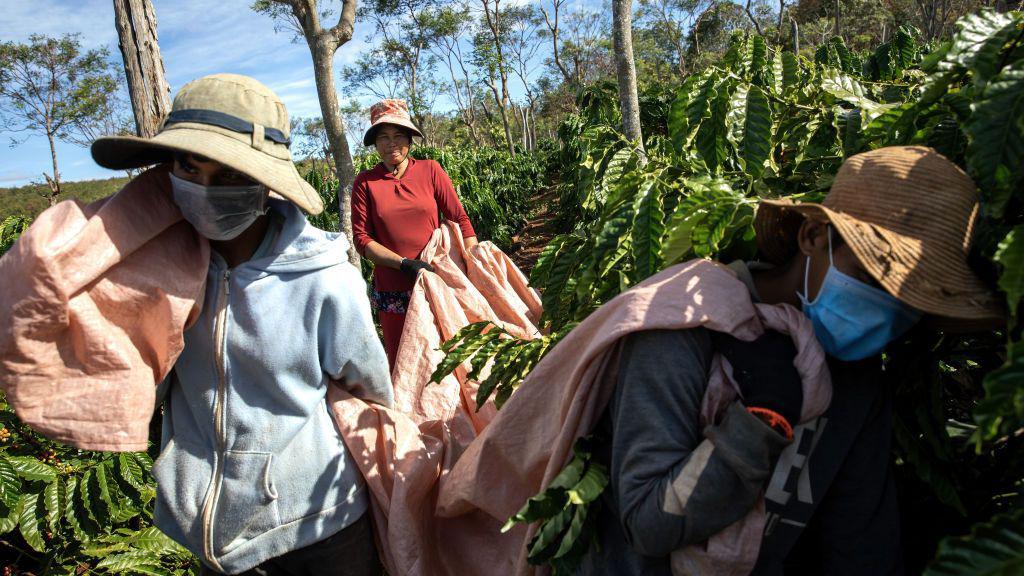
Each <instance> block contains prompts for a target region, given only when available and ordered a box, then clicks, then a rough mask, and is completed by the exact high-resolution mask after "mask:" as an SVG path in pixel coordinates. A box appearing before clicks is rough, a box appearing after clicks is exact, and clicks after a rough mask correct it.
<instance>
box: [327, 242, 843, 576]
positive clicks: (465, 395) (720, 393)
mask: <svg viewBox="0 0 1024 576" xmlns="http://www.w3.org/2000/svg"><path fill="white" fill-rule="evenodd" d="M452 260H453V261H454V259H452ZM435 266H437V265H436V264H435ZM466 266H467V267H468V266H470V264H468V263H467V264H466ZM439 273H440V277H439V275H433V274H429V273H425V274H421V275H420V278H419V279H418V281H417V284H416V289H415V291H414V294H413V302H414V303H416V306H418V307H420V308H421V309H422V310H426V309H432V307H435V306H436V307H441V306H452V305H454V303H455V302H458V301H460V295H459V294H458V292H459V290H465V289H466V288H465V287H464V286H463V287H461V288H460V287H452V286H449V285H446V284H445V282H443V281H442V280H441V277H443V276H444V274H445V273H446V271H445V270H444V267H439ZM460 286H461V285H460ZM461 301H475V295H462V299H461ZM410 313H411V311H410ZM469 316H470V315H468V314H467V319H469V320H472V318H469ZM424 324H425V323H424ZM697 326H705V327H707V328H709V329H712V330H718V331H721V332H727V333H730V334H733V335H735V336H736V337H738V338H741V339H744V340H750V339H753V338H756V337H757V336H759V335H760V334H761V333H762V332H763V330H764V329H765V328H771V329H776V330H780V331H782V332H784V333H787V334H790V335H791V336H793V338H794V341H795V343H796V346H797V350H798V354H797V357H796V359H795V364H796V367H797V369H798V371H799V372H800V374H801V377H802V379H803V383H804V406H803V410H802V415H801V417H802V421H807V420H810V419H813V418H815V417H817V416H818V415H820V414H821V413H822V412H824V410H825V409H826V408H827V406H828V403H829V400H830V399H831V382H830V379H829V375H828V370H827V367H826V365H825V357H824V353H823V352H822V350H821V347H820V345H819V344H818V343H817V341H816V340H815V339H814V335H813V329H812V328H811V325H810V323H809V321H808V320H807V319H806V318H805V317H804V316H803V314H801V313H800V312H799V311H797V310H796V309H794V308H792V307H790V306H785V305H781V306H768V305H761V304H756V305H755V304H753V303H752V302H751V300H750V294H749V292H748V291H747V288H746V286H745V285H744V284H743V283H742V282H741V281H739V280H738V279H737V278H736V277H735V275H734V274H733V273H732V272H731V271H730V270H728V269H727V268H726V267H724V266H721V265H717V264H714V263H712V262H709V261H705V260H696V261H693V262H688V263H686V264H681V265H678V266H674V267H672V268H669V269H666V270H664V271H662V272H661V273H659V274H657V275H655V276H653V277H651V278H649V279H647V280H646V281H644V282H642V283H641V284H640V285H638V286H636V287H634V288H633V289H631V290H629V291H628V292H626V293H624V294H621V295H620V296H618V297H616V298H615V299H613V300H612V301H611V302H609V303H607V304H606V305H604V306H603V307H601V308H600V309H599V310H597V311H596V312H594V313H593V314H591V315H590V316H589V317H588V318H587V319H586V320H584V321H583V322H582V323H581V324H580V325H579V326H577V327H576V328H575V329H574V330H573V331H572V332H571V333H570V334H569V335H568V336H566V338H565V339H564V340H563V341H562V342H561V343H559V344H558V345H557V346H556V347H555V348H554V349H553V350H552V352H551V353H550V354H548V356H547V357H545V358H544V359H543V360H542V361H541V362H540V363H539V364H538V365H537V367H536V368H535V369H534V370H533V372H531V373H530V375H529V376H528V377H527V379H526V380H525V381H524V382H523V383H522V385H521V386H520V387H519V390H518V391H517V392H516V393H515V394H514V395H513V396H512V398H511V399H510V400H509V401H508V402H507V403H506V404H505V406H504V407H503V408H502V410H501V411H500V412H497V413H496V414H494V415H493V417H492V416H488V417H486V419H485V418H481V417H479V416H474V415H473V414H472V413H471V410H470V409H468V408H467V405H468V406H472V405H473V404H472V403H471V402H470V400H471V399H472V395H471V394H470V392H473V388H472V383H466V384H463V385H460V384H459V382H458V379H457V378H456V379H455V381H454V382H448V383H447V384H445V385H443V386H442V387H438V388H437V389H434V390H432V389H431V388H430V387H427V388H426V389H423V388H422V382H421V381H418V382H420V383H421V384H420V387H419V388H418V390H419V391H420V392H419V396H417V395H416V393H412V394H408V395H407V399H406V400H405V401H403V402H405V404H404V408H405V409H408V408H409V407H410V406H412V407H413V413H414V417H413V420H412V421H410V420H409V419H408V418H407V417H404V416H403V415H401V414H398V413H395V412H394V411H391V410H388V409H385V408H382V407H379V406H370V405H368V404H366V403H364V402H362V401H360V400H358V399H356V398H353V397H351V396H350V395H348V394H347V393H345V392H344V391H343V390H341V389H340V388H338V387H334V388H332V390H331V392H330V393H329V395H328V400H329V401H330V402H331V403H332V406H333V408H334V411H335V414H336V416H337V418H336V421H337V423H338V426H339V427H340V428H341V430H342V435H343V437H344V438H345V442H346V444H347V445H348V447H349V449H350V450H351V451H352V452H353V453H354V454H356V460H357V462H358V463H359V465H360V469H361V470H362V472H363V474H364V476H365V477H366V480H367V483H368V485H369V486H370V489H371V492H372V494H374V499H373V500H374V506H373V508H374V517H375V520H376V526H377V530H378V536H379V538H380V541H381V545H382V556H383V558H384V559H385V564H386V566H387V568H388V571H389V572H390V573H392V574H401V575H406V574H422V575H447V574H450V575H456V574H459V575H476V574H479V575H485V574H487V575H490V574H531V573H534V572H537V571H539V570H537V569H535V568H534V567H532V566H529V565H528V564H527V562H526V542H527V541H528V538H529V537H531V536H532V534H533V531H534V530H535V528H534V527H530V528H529V529H528V530H527V529H523V527H521V526H520V527H518V528H517V529H514V530H512V531H510V532H509V533H506V534H500V532H499V526H501V524H502V523H503V522H504V521H505V520H506V519H507V518H508V517H510V516H511V515H512V514H514V513H515V512H516V511H518V509H519V508H520V507H521V506H522V505H523V503H524V502H525V501H526V500H527V499H528V498H529V497H530V496H533V495H534V494H536V493H538V492H540V491H541V490H542V489H543V488H544V487H545V486H546V485H547V484H548V483H549V482H550V481H551V480H552V479H553V478H554V477H555V475H557V474H558V472H559V471H561V469H562V467H563V466H564V465H565V463H566V462H567V461H568V459H569V457H570V451H571V447H572V444H573V442H574V441H575V440H576V438H579V437H580V436H583V435H586V434H588V433H589V432H590V431H591V430H592V429H593V427H594V425H595V424H596V423H597V420H598V419H599V418H600V415H601V413H602V412H603V410H604V407H605V406H606V404H607V402H608V399H609V398H610V395H611V392H612V390H611V387H612V386H613V385H614V379H612V378H604V377H602V376H603V371H604V369H605V364H606V360H607V359H608V357H609V354H608V353H609V352H610V351H611V350H612V348H613V347H614V345H615V343H616V342H617V341H618V340H619V339H621V338H622V337H624V336H625V335H627V334H629V333H631V332H636V331H641V330H654V329H684V328H693V327H697ZM441 339H442V337H441V336H435V337H432V338H431V339H430V340H429V342H424V343H423V344H422V345H421V346H420V347H419V354H420V355H422V356H425V357H427V359H426V360H424V361H423V362H417V363H416V364H415V366H416V370H418V371H420V372H421V373H424V372H425V373H428V374H429V370H427V367H431V368H432V366H433V363H434V362H435V361H436V360H437V359H438V358H439V356H438V355H435V353H434V352H432V350H433V348H434V347H436V345H437V344H439V343H440V341H441ZM413 344H414V341H413V340H412V339H411V338H410V339H409V340H408V341H407V340H406V338H405V336H403V342H402V348H406V349H410V348H412V349H414V348H415V347H414V346H413ZM400 354H401V353H400ZM410 355H411V352H410ZM399 369H400V366H396V372H397V371H398V370H399ZM401 381H402V374H397V375H396V391H397V390H398V389H399V388H401V387H402V386H399V384H398V383H399V382H401ZM727 382H728V380H727V376H726V368H725V366H724V363H723V362H722V360H721V359H717V358H716V360H715V361H714V364H713V368H712V379H711V381H710V382H709V392H708V394H707V395H706V396H705V402H704V407H703V411H702V412H703V414H702V418H703V419H704V420H705V421H708V420H710V419H713V418H714V416H715V415H716V414H717V413H719V412H720V411H721V410H722V409H723V408H724V406H725V405H727V404H728V403H729V402H731V401H732V400H733V399H734V398H735V396H736V392H735V390H734V388H732V387H731V386H730V385H728V384H727ZM444 386H447V387H444ZM435 393H436V395H437V398H434V399H432V400H431V401H429V402H424V401H423V398H424V396H427V395H432V394H435ZM417 398H418V399H417ZM409 399H411V402H410V400H409ZM400 407H403V405H400ZM481 424H483V429H482V431H481V429H480V425H481ZM474 432H476V433H477V434H478V435H477V436H476V437H475V438H471V437H472V436H473V434H474ZM467 439H469V441H468V442H467ZM763 521H764V508H763V503H761V504H759V506H758V507H756V508H755V509H754V510H752V511H751V513H750V514H748V515H747V517H745V518H744V519H742V520H740V521H739V522H737V523H736V524H734V525H733V526H731V527H729V528H728V529H726V530H724V531H723V532H721V533H719V534H716V535H715V536H714V537H712V538H711V539H710V540H709V542H708V543H706V544H705V545H704V546H691V547H689V548H686V549H683V550H680V551H677V552H676V553H674V554H673V558H672V565H673V572H674V573H676V574H684V573H694V572H693V570H694V569H696V568H697V567H699V566H704V567H707V566H714V572H713V573H716V574H745V573H749V571H750V569H751V568H752V566H753V563H754V561H755V560H756V558H757V552H758V548H759V545H760V539H761V530H762V528H763Z"/></svg>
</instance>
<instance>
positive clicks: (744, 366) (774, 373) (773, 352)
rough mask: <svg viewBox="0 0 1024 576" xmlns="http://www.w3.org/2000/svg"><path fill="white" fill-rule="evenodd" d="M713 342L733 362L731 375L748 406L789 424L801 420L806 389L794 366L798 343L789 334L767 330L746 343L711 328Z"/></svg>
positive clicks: (794, 424) (731, 363)
mask: <svg viewBox="0 0 1024 576" xmlns="http://www.w3.org/2000/svg"><path fill="white" fill-rule="evenodd" d="M711 341H712V343H714V346H715V349H716V350H718V352H719V353H721V354H722V356H725V359H726V360H728V361H729V364H730V365H732V375H733V378H734V379H735V380H736V383H737V384H739V387H740V392H741V393H742V394H743V403H744V404H746V406H747V407H748V408H754V407H757V408H767V409H768V410H771V411H773V412H775V413H777V414H779V415H780V416H782V417H783V418H785V419H786V421H787V422H788V423H789V425H790V426H796V425H797V424H798V423H799V422H800V412H801V410H802V409H803V403H804V389H803V384H802V383H801V380H800V373H799V372H797V370H796V366H794V365H793V358H794V357H795V356H796V346H794V345H793V339H792V338H790V337H789V336H787V335H785V334H782V333H780V332H776V331H774V330H766V331H765V333H764V334H763V335H762V336H761V337H760V338H758V339H757V340H754V341H753V342H743V341H742V340H738V339H736V338H734V337H732V336H730V335H728V334H726V333H724V332H715V331H713V330H712V331H711Z"/></svg>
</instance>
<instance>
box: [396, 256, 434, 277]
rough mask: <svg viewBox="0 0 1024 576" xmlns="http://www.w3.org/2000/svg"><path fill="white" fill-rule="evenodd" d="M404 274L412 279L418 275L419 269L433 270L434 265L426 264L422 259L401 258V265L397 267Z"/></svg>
mask: <svg viewBox="0 0 1024 576" xmlns="http://www.w3.org/2000/svg"><path fill="white" fill-rule="evenodd" d="M399 270H401V271H402V272H404V273H405V274H406V275H408V276H409V277H411V278H412V279H413V280H415V279H416V276H418V275H419V273H420V270H426V271H427V272H434V267H433V266H431V265H430V264H427V263H426V262H424V261H423V260H410V259H409V258H402V265H401V267H400V268H399Z"/></svg>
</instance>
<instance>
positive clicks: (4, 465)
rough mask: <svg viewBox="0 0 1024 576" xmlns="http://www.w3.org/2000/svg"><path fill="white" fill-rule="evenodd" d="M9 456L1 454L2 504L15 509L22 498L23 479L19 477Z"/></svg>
mask: <svg viewBox="0 0 1024 576" xmlns="http://www.w3.org/2000/svg"><path fill="white" fill-rule="evenodd" d="M9 458H10V457H9V456H7V455H6V454H0V502H2V503H3V504H4V506H6V507H7V508H11V507H13V506H14V505H15V504H17V503H18V499H19V498H21V478H19V477H18V474H17V472H16V471H15V469H14V466H12V465H11V462H10V460H9Z"/></svg>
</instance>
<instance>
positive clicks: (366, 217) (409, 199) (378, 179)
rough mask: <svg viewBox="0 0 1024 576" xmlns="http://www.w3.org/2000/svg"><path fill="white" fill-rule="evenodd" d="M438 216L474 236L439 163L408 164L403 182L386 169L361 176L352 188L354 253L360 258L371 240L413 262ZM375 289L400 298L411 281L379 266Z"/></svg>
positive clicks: (437, 223)
mask: <svg viewBox="0 0 1024 576" xmlns="http://www.w3.org/2000/svg"><path fill="white" fill-rule="evenodd" d="M439 211H440V213H441V214H443V215H444V217H445V218H447V219H448V220H451V221H452V222H455V223H457V224H458V225H459V227H460V229H461V230H462V236H463V237H464V238H469V237H471V236H476V232H474V231H473V225H472V224H470V222H469V216H467V215H466V210H465V209H464V208H463V207H462V203H461V202H459V197H458V196H457V195H456V194H455V187H454V186H452V181H451V178H449V177H448V174H446V173H445V171H444V169H443V168H441V165H440V164H438V163H437V162H435V161H433V160H416V159H414V158H409V165H408V166H407V167H406V169H405V173H404V174H402V177H401V178H395V177H394V176H393V175H391V173H390V172H388V171H387V169H386V168H384V164H378V165H377V166H376V167H374V168H371V169H370V170H365V171H363V172H360V173H359V175H358V176H356V179H355V182H353V184H352V235H353V236H354V241H355V244H356V250H357V251H358V252H359V253H360V254H363V253H364V252H365V251H366V246H367V245H368V244H369V243H370V241H371V240H375V241H377V242H379V243H380V244H382V245H383V246H384V247H386V248H388V249H390V250H391V251H393V252H394V253H396V254H398V255H399V256H401V257H402V258H416V257H417V256H419V254H420V251H421V250H423V247H424V246H426V245H427V241H429V240H430V235H431V234H432V233H433V232H434V230H436V229H437V228H438V227H439V226H440V225H441V219H440V217H439V216H438V212H439ZM374 285H375V288H376V289H377V290H379V291H382V292H399V291H406V290H412V286H413V280H412V279H411V278H409V277H408V276H406V275H405V274H404V273H402V271H400V270H395V269H393V268H386V267H384V266H377V267H376V269H375V270H374Z"/></svg>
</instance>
